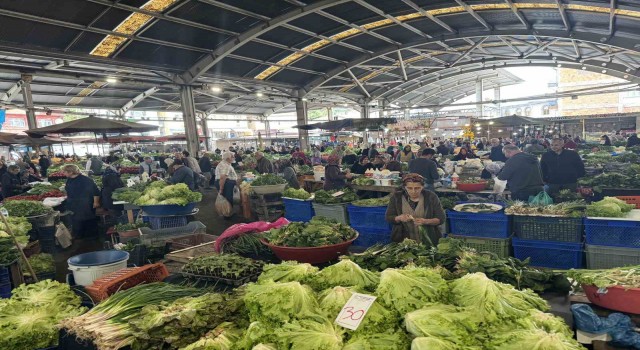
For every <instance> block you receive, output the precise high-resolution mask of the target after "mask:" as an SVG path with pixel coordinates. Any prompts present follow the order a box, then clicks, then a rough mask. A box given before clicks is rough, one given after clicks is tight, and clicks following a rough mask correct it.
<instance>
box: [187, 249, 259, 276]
mask: <svg viewBox="0 0 640 350" xmlns="http://www.w3.org/2000/svg"><path fill="white" fill-rule="evenodd" d="M262 265H263V264H262V262H260V261H254V260H251V259H248V258H244V257H241V256H239V255H233V254H220V255H218V254H214V255H205V256H199V257H196V258H193V259H191V260H189V262H188V263H186V264H185V265H184V266H183V267H182V272H184V273H188V274H191V275H197V276H208V277H214V278H219V279H226V280H239V279H243V278H245V277H253V276H255V277H257V276H258V275H259V274H260V272H262Z"/></svg>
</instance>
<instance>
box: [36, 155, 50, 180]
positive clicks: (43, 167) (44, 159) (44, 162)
mask: <svg viewBox="0 0 640 350" xmlns="http://www.w3.org/2000/svg"><path fill="white" fill-rule="evenodd" d="M38 165H40V174H41V175H42V177H47V169H49V167H51V159H49V156H47V155H46V154H41V155H40V159H39V160H38Z"/></svg>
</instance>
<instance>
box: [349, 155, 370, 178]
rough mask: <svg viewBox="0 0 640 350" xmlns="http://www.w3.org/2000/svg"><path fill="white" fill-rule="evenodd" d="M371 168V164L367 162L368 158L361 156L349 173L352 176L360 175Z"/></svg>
mask: <svg viewBox="0 0 640 350" xmlns="http://www.w3.org/2000/svg"><path fill="white" fill-rule="evenodd" d="M372 168H373V164H371V163H370V162H369V157H367V156H362V157H360V161H359V162H358V163H356V164H354V165H353V166H352V167H351V172H352V173H354V174H360V175H362V174H364V173H365V172H366V171H367V169H372Z"/></svg>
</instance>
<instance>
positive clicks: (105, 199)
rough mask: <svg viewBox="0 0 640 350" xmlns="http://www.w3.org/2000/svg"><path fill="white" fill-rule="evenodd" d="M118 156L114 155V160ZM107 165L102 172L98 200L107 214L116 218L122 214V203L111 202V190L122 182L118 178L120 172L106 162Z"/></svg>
mask: <svg viewBox="0 0 640 350" xmlns="http://www.w3.org/2000/svg"><path fill="white" fill-rule="evenodd" d="M117 159H118V158H117V157H116V158H115V160H117ZM107 164H108V166H107V168H106V169H105V170H104V172H103V173H102V190H101V192H100V200H101V202H102V204H101V205H102V207H103V208H104V209H106V210H108V211H109V216H111V217H112V218H118V217H119V216H120V215H121V214H122V210H123V209H124V207H123V206H122V205H114V204H113V197H112V196H113V192H114V191H115V190H116V189H118V188H122V187H124V182H123V181H122V179H121V178H120V173H119V172H118V170H117V169H116V168H115V167H114V166H113V165H112V164H109V163H107Z"/></svg>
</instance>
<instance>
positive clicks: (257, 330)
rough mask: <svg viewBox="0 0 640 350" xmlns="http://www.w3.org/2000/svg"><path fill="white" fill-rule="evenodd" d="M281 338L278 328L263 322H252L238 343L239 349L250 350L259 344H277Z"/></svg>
mask: <svg viewBox="0 0 640 350" xmlns="http://www.w3.org/2000/svg"><path fill="white" fill-rule="evenodd" d="M278 340H279V338H278V336H277V335H276V330H275V329H273V328H270V327H269V326H268V325H267V324H265V323H263V322H259V321H256V322H252V323H251V324H250V325H249V327H248V328H247V329H246V330H245V331H244V334H243V335H242V339H241V340H240V341H239V342H238V343H237V344H236V348H237V349H241V350H242V349H244V350H250V349H253V348H254V346H257V345H259V344H276V343H277V342H278Z"/></svg>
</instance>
